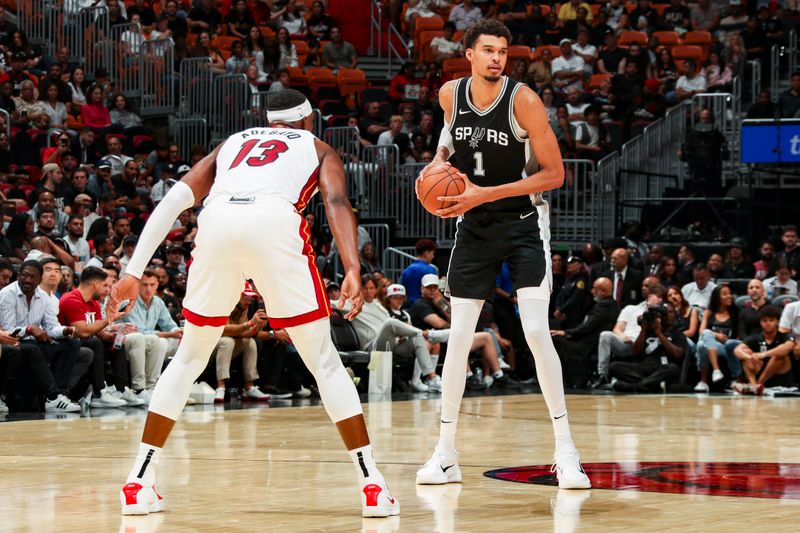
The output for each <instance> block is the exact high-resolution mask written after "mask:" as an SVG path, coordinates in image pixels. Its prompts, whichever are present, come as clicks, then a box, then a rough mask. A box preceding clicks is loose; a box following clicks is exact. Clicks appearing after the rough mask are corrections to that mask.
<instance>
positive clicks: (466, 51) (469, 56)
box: [464, 48, 472, 61]
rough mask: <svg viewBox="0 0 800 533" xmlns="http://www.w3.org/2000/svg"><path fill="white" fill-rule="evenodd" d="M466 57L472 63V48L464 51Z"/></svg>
mask: <svg viewBox="0 0 800 533" xmlns="http://www.w3.org/2000/svg"><path fill="white" fill-rule="evenodd" d="M464 57H466V58H467V59H468V60H470V61H472V48H467V49H466V50H464Z"/></svg>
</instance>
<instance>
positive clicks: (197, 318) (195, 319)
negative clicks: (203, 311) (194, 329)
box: [181, 307, 228, 328]
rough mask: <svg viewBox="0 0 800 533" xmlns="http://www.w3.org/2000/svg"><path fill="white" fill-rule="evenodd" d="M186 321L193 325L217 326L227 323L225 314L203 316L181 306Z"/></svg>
mask: <svg viewBox="0 0 800 533" xmlns="http://www.w3.org/2000/svg"><path fill="white" fill-rule="evenodd" d="M181 314H182V315H183V318H185V319H186V321H187V322H189V323H190V324H193V325H195V326H212V327H215V328H218V327H220V326H224V325H225V324H227V323H228V317H227V316H203V315H198V314H197V313H193V312H191V311H189V310H188V309H186V308H185V307H184V308H183V312H182V313H181Z"/></svg>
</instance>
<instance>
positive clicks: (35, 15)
mask: <svg viewBox="0 0 800 533" xmlns="http://www.w3.org/2000/svg"><path fill="white" fill-rule="evenodd" d="M71 1H72V2H75V3H76V4H77V0H71ZM50 6H51V3H50V1H49V0H18V1H17V15H18V19H19V28H20V29H21V30H22V31H24V32H25V35H27V36H28V41H29V42H30V43H31V44H35V45H44V44H46V43H47V41H48V39H50V31H49V29H50V27H51V26H50V16H49V12H48V8H49V7H50Z"/></svg>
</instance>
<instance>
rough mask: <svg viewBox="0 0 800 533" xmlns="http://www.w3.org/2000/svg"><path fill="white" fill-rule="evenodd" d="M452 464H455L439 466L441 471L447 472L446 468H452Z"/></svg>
mask: <svg viewBox="0 0 800 533" xmlns="http://www.w3.org/2000/svg"><path fill="white" fill-rule="evenodd" d="M454 466H456V465H455V464H452V465H450V466H442V467H441V469H442V472H447V471H448V470H450V469H451V468H453V467H454Z"/></svg>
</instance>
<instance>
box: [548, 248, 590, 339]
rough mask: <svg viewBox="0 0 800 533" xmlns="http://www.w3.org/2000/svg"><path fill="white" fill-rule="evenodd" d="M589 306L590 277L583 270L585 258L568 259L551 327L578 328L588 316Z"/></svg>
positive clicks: (573, 257) (574, 256)
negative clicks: (587, 309)
mask: <svg viewBox="0 0 800 533" xmlns="http://www.w3.org/2000/svg"><path fill="white" fill-rule="evenodd" d="M588 304H589V276H587V275H586V272H585V271H584V269H583V257H581V256H579V255H570V256H569V257H568V258H567V275H566V278H565V280H564V285H563V286H562V287H561V290H560V291H558V293H557V294H556V295H555V311H554V312H553V319H554V320H551V321H550V322H551V326H554V327H555V329H569V328H573V327H575V326H577V325H578V324H580V323H581V321H583V319H584V317H585V315H586V308H587V306H588Z"/></svg>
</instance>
